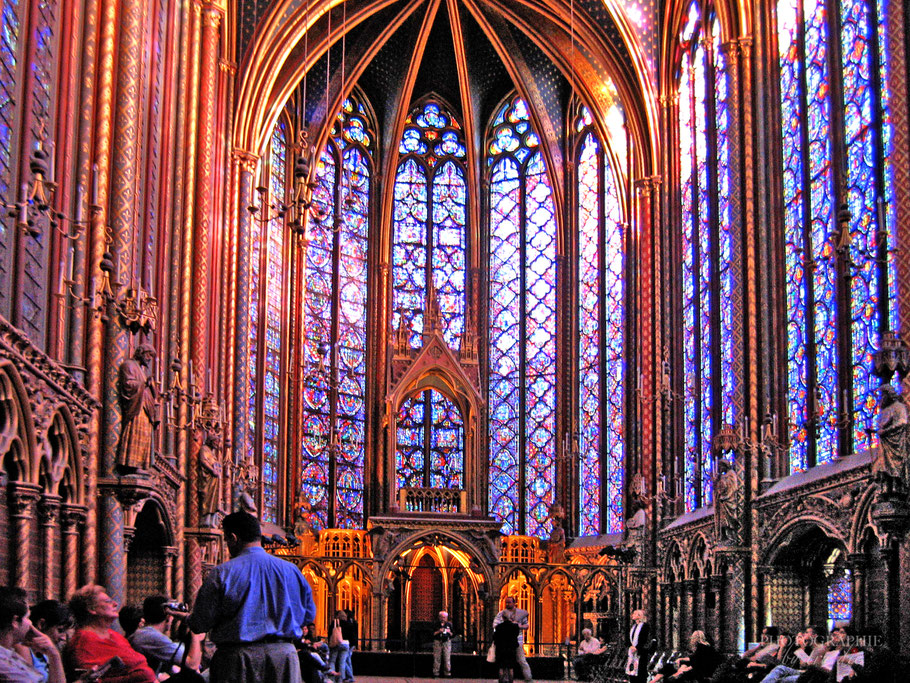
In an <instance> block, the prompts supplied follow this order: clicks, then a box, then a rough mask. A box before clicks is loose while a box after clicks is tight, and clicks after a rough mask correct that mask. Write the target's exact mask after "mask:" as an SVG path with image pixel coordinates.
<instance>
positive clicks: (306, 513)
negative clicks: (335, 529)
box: [294, 500, 318, 538]
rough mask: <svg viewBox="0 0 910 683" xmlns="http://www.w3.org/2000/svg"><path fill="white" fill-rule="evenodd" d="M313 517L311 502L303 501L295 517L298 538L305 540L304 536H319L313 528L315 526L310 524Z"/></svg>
mask: <svg viewBox="0 0 910 683" xmlns="http://www.w3.org/2000/svg"><path fill="white" fill-rule="evenodd" d="M312 515H313V506H312V505H310V501H308V500H304V501H301V503H300V505H298V506H297V514H296V515H295V517H294V535H295V536H296V537H297V538H303V537H304V536H313V537H316V536H318V534H317V532H316V530H315V529H314V528H313V525H312V524H311V523H310V519H311V518H312Z"/></svg>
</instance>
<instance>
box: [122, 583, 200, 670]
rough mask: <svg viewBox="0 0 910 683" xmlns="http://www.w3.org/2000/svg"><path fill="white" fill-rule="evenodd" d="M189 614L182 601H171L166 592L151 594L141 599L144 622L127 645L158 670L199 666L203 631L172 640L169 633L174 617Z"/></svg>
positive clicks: (195, 667)
mask: <svg viewBox="0 0 910 683" xmlns="http://www.w3.org/2000/svg"><path fill="white" fill-rule="evenodd" d="M188 616H189V612H188V610H187V606H186V605H185V604H183V603H176V602H170V601H169V600H168V598H167V596H165V595H152V596H150V597H147V598H146V599H145V601H144V602H143V603H142V618H143V619H144V620H145V626H144V627H142V628H140V629H138V630H137V631H136V632H135V633H134V634H133V635H131V636H130V637H129V641H130V645H132V646H133V649H134V650H136V652H139V653H140V654H142V655H144V656H145V659H146V661H148V664H149V666H150V667H151V668H152V669H153V670H154V671H155V672H157V673H162V672H167V673H171V667H172V666H185V667H187V668H189V669H192V670H193V671H198V670H199V664H200V663H201V661H202V641H203V639H204V638H205V634H201V633H200V634H196V633H190V634H188V637H187V642H185V643H184V642H175V641H173V640H171V639H170V638H169V637H168V633H170V631H171V627H172V626H173V624H174V620H175V619H177V620H181V621H182V620H183V619H186V617H188Z"/></svg>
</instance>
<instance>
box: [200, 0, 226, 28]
mask: <svg viewBox="0 0 910 683" xmlns="http://www.w3.org/2000/svg"><path fill="white" fill-rule="evenodd" d="M201 10H202V23H203V24H204V25H205V26H209V27H212V28H216V29H217V28H218V27H219V26H221V20H222V19H223V18H224V14H223V12H222V10H221V8H219V7H216V6H215V5H213V4H211V3H204V4H203V5H202V7H201Z"/></svg>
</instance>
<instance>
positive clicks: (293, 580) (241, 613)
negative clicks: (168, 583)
mask: <svg viewBox="0 0 910 683" xmlns="http://www.w3.org/2000/svg"><path fill="white" fill-rule="evenodd" d="M221 526H222V528H223V529H224V540H225V542H226V543H227V547H228V552H229V553H230V554H231V559H230V560H228V561H227V562H225V563H224V564H221V565H219V566H217V567H215V568H214V569H212V571H211V572H209V574H208V576H207V577H206V579H205V581H204V582H203V584H202V587H201V588H200V589H199V593H198V594H197V595H196V604H195V606H194V608H193V613H192V614H191V615H190V618H189V622H188V623H189V627H190V628H191V629H192V630H193V631H194V632H196V633H204V632H208V636H209V639H210V640H211V641H212V642H214V643H215V645H217V646H218V651H217V652H216V653H215V656H214V658H213V659H212V666H211V678H210V680H211V683H221V682H222V681H231V682H237V681H249V682H250V683H253V682H254V681H255V682H257V683H258V682H259V681H262V682H264V683H298V682H299V681H300V662H299V660H298V658H297V650H296V649H295V647H294V645H293V642H294V641H295V640H298V639H299V638H300V636H301V635H302V633H303V625H304V624H307V623H309V622H311V621H313V620H314V619H315V618H316V605H315V604H314V602H313V591H312V590H311V589H310V585H309V584H308V583H307V581H306V579H305V578H304V577H303V574H301V573H300V570H299V569H297V567H295V566H294V565H293V564H291V563H290V562H286V561H285V560H282V559H279V558H277V557H273V556H272V555H269V554H268V553H267V552H265V550H263V549H262V544H261V535H262V534H261V530H260V527H259V520H258V519H256V518H255V517H254V516H253V515H251V514H249V513H247V512H234V513H232V514H230V515H228V516H227V517H225V518H224V520H223V521H222V523H221Z"/></svg>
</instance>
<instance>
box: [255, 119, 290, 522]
mask: <svg viewBox="0 0 910 683" xmlns="http://www.w3.org/2000/svg"><path fill="white" fill-rule="evenodd" d="M287 153H288V133H287V125H286V124H285V122H284V121H283V120H281V121H279V122H278V124H277V125H276V126H275V129H274V131H273V132H272V141H271V156H270V159H269V198H270V200H271V202H272V203H274V204H278V203H282V202H284V201H286V198H285V192H286V189H287ZM267 230H268V236H267V238H266V245H265V246H266V254H265V257H266V266H265V318H264V321H263V326H262V329H263V332H264V335H263V336H264V339H263V342H264V344H263V347H262V353H263V363H262V377H263V383H262V387H263V390H262V404H263V405H262V482H261V483H262V518H263V519H264V520H266V521H269V522H277V521H278V520H277V516H278V483H279V479H280V477H279V469H278V468H279V466H280V464H281V461H282V458H281V457H280V454H279V444H280V440H279V439H280V437H281V384H282V381H281V378H282V373H281V364H282V358H281V348H282V325H281V321H282V315H281V311H282V306H283V303H284V286H285V285H284V231H285V225H284V217H283V216H279V215H276V216H275V217H274V218H273V219H272V220H271V221H269V223H268V227H267Z"/></svg>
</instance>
